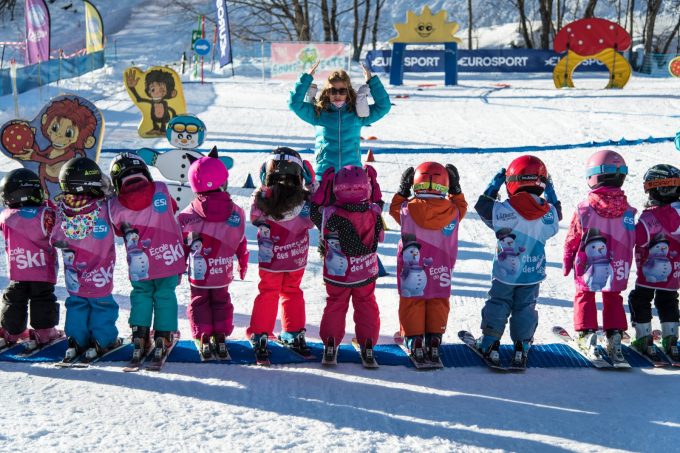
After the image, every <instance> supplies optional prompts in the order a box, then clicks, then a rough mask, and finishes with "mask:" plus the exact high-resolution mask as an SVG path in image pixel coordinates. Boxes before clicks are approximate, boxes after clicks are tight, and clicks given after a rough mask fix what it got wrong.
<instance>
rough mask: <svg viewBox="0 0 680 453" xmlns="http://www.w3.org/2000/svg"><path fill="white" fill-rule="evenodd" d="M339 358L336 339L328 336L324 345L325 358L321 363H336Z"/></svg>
mask: <svg viewBox="0 0 680 453" xmlns="http://www.w3.org/2000/svg"><path fill="white" fill-rule="evenodd" d="M337 360H338V348H337V347H336V346H335V339H334V338H333V337H328V339H327V340H326V343H325V344H324V346H323V359H322V361H321V363H323V364H324V365H335V364H336V363H337Z"/></svg>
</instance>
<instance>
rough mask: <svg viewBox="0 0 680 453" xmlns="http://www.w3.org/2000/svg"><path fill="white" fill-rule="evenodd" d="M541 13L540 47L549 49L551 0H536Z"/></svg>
mask: <svg viewBox="0 0 680 453" xmlns="http://www.w3.org/2000/svg"><path fill="white" fill-rule="evenodd" d="M538 6H539V10H540V14H541V49H550V31H551V30H552V7H553V0H538Z"/></svg>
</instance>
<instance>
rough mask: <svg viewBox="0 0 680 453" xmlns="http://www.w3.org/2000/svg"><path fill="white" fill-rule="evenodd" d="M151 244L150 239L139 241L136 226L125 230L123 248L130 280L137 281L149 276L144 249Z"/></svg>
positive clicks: (147, 259)
mask: <svg viewBox="0 0 680 453" xmlns="http://www.w3.org/2000/svg"><path fill="white" fill-rule="evenodd" d="M150 244H151V241H150V240H146V241H142V244H141V247H140V243H139V232H138V231H137V229H136V228H132V229H129V230H126V231H125V248H126V250H127V262H128V267H129V269H130V280H132V281H133V282H138V281H140V280H146V279H148V278H149V257H148V255H147V254H146V252H145V251H144V249H145V248H146V247H145V246H148V245H150Z"/></svg>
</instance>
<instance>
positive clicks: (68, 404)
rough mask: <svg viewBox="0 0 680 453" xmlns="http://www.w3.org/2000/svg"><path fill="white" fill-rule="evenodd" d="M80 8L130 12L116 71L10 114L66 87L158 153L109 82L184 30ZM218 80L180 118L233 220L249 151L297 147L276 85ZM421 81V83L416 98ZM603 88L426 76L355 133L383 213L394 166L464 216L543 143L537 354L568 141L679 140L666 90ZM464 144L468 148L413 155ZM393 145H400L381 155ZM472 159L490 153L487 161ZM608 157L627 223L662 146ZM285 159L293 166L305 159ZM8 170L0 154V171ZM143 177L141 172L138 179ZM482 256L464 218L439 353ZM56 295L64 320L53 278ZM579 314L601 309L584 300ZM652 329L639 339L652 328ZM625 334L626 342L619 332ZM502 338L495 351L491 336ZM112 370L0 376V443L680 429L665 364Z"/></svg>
mask: <svg viewBox="0 0 680 453" xmlns="http://www.w3.org/2000/svg"><path fill="white" fill-rule="evenodd" d="M388 3H390V4H392V2H388ZM435 3H436V4H438V5H439V6H441V5H443V4H444V3H446V4H455V5H456V7H461V5H462V4H464V2H460V1H458V2H431V3H429V4H430V5H433V10H434V9H436V8H435V7H434V6H436V5H434V4H435ZM491 3H496V2H491ZM502 3H503V4H505V2H502ZM602 3H603V4H606V2H602ZM95 4H97V6H99V7H100V8H101V10H102V14H103V15H104V16H105V17H106V16H107V14H108V12H109V10H108V8H111V10H114V9H115V8H116V7H117V5H128V6H129V7H130V10H129V11H130V14H129V15H127V14H126V15H123V16H126V17H127V19H126V20H125V21H123V22H122V23H121V28H120V30H119V31H117V32H115V33H112V34H111V36H110V37H109V39H110V41H113V40H115V42H116V56H115V58H110V60H109V63H108V65H107V67H106V68H104V69H101V70H99V71H95V72H94V73H91V74H86V75H84V76H82V77H80V78H78V79H72V80H69V81H64V82H62V83H61V85H60V86H56V85H54V84H53V85H51V86H49V87H43V89H42V90H33V91H30V92H27V93H24V94H22V95H21V96H20V97H19V105H20V111H21V116H22V117H24V118H29V119H30V118H33V116H34V115H35V114H36V113H37V112H38V111H39V109H40V108H41V107H42V105H43V104H44V103H45V102H46V101H47V100H48V99H49V98H50V97H52V96H55V95H57V94H58V93H61V92H64V91H66V92H69V93H75V94H78V95H81V96H84V97H86V98H88V99H91V100H92V101H93V102H95V104H96V105H97V106H98V108H99V109H100V110H101V111H102V112H103V115H104V118H105V120H106V132H105V136H104V148H105V149H118V148H129V149H136V148H138V147H141V146H147V147H152V148H153V147H157V148H163V147H166V146H167V144H166V142H165V141H164V140H142V139H140V138H139V137H138V136H137V134H136V130H137V124H138V122H139V119H140V116H139V112H138V110H137V109H136V107H135V106H134V105H133V104H132V102H131V101H130V98H129V97H128V95H127V93H126V92H125V89H124V88H123V84H122V77H123V76H122V71H123V69H124V68H125V67H127V66H128V65H130V64H132V62H134V64H136V65H140V66H147V65H152V64H154V65H155V64H164V63H169V62H172V61H177V59H178V49H181V48H182V46H183V45H184V44H183V43H184V41H185V40H186V39H187V38H188V36H189V30H191V28H192V27H193V26H195V17H193V18H191V19H189V18H187V17H186V16H185V15H184V14H183V13H182V11H181V10H179V9H168V8H167V7H166V6H165V4H164V2H161V1H152V0H138V1H132V0H130V1H129V2H125V3H121V2H103V1H102V2H95ZM393 4H394V9H396V8H402V9H406V6H405V5H406V4H407V2H405V1H401V0H395V1H394V2H393ZM499 4H500V2H499ZM497 10H499V11H496V10H494V11H495V13H496V15H497V17H498V21H499V23H500V22H501V21H502V20H503V19H502V17H503V15H502V13H501V11H500V10H504V9H503V8H500V7H499V8H497ZM396 14H397V13H393V15H396ZM400 14H402V13H401V11H400ZM461 20H462V19H461ZM493 20H496V19H493ZM489 21H490V22H489V24H492V23H495V22H493V21H492V20H491V19H489ZM5 31H7V30H3V33H4V32H5ZM3 36H4V35H3ZM237 67H241V68H243V70H242V71H237V76H236V77H235V78H228V79H224V78H220V79H211V80H210V81H209V82H210V83H206V84H204V85H201V84H199V83H195V82H186V83H185V86H184V90H185V94H186V97H187V101H188V109H189V111H191V112H194V113H196V114H198V115H199V116H200V117H201V118H202V119H203V120H204V121H205V122H206V124H207V127H208V134H207V137H208V138H207V140H206V143H205V145H204V147H205V148H206V149H207V148H208V147H210V146H213V145H217V146H218V147H219V148H220V149H221V150H223V151H225V152H227V153H228V154H229V155H230V156H232V157H233V158H234V160H235V162H236V163H235V165H234V168H233V169H232V170H230V176H229V177H230V183H229V187H230V189H229V190H230V192H231V194H232V196H233V198H234V199H235V201H236V202H237V203H238V204H239V205H240V206H242V207H243V208H244V209H246V212H247V211H248V209H249V202H250V199H249V198H250V195H251V193H252V190H251V189H243V188H241V186H242V185H243V183H244V181H245V180H246V178H247V176H248V175H249V174H250V175H254V176H256V175H257V174H258V171H259V166H260V164H261V162H262V161H263V159H264V158H265V156H266V153H267V152H268V151H269V150H271V149H272V148H274V147H276V146H279V145H286V146H291V147H293V148H296V149H301V150H304V149H306V148H310V147H313V143H314V140H313V129H312V128H311V127H310V126H308V125H306V124H305V123H303V122H301V121H300V120H299V119H298V118H297V117H295V116H294V115H293V114H292V113H291V112H290V111H289V110H288V107H287V96H288V92H289V91H290V89H291V86H290V85H289V84H285V83H280V82H271V81H267V82H262V81H261V80H260V79H259V72H258V68H256V67H252V66H249V64H248V63H244V62H240V61H239V62H237ZM247 68H251V70H250V71H249V70H247ZM352 76H353V80H357V81H358V80H360V77H361V73H360V71H359V70H358V68H353V73H352ZM383 82H384V83H387V82H386V81H385V80H383ZM423 83H426V84H433V85H434V86H427V87H422V86H419V85H420V84H423ZM605 83H606V82H605V81H604V79H602V78H589V77H586V76H580V77H579V78H578V79H577V86H578V88H575V89H571V90H556V89H555V88H553V85H552V79H551V78H550V76H549V75H533V76H527V75H518V74H510V75H503V74H490V75H488V76H480V75H476V74H468V75H465V76H463V77H461V80H460V85H459V86H456V87H444V86H442V81H441V74H437V75H425V76H421V77H417V78H416V77H414V76H410V77H407V79H406V84H405V85H404V86H402V87H389V86H388V92H389V94H390V95H391V99H392V102H393V103H394V106H393V107H392V110H391V112H390V113H389V114H388V115H387V116H386V117H385V118H384V119H382V120H381V121H379V122H377V123H376V124H375V125H373V126H371V128H370V129H365V132H369V131H370V135H374V136H376V137H378V140H377V141H375V142H364V143H363V145H365V146H364V149H365V148H368V147H370V148H372V149H374V150H375V151H376V162H375V168H376V169H377V171H378V175H379V182H380V184H381V186H382V190H383V194H384V197H385V199H386V200H388V201H389V200H391V198H392V196H393V194H394V191H395V190H397V188H398V186H399V179H400V175H401V173H402V172H403V171H404V170H405V169H406V168H407V167H409V166H412V165H417V164H418V163H420V162H422V161H425V160H436V161H440V162H443V163H447V162H451V163H453V164H455V165H456V166H457V167H458V169H459V171H460V174H461V185H462V188H463V191H464V193H465V195H466V198H467V200H468V202H469V203H470V206H471V207H472V205H474V203H475V201H476V200H477V198H478V197H479V195H480V194H481V193H482V192H483V190H484V188H485V187H486V185H487V183H488V181H489V180H490V178H491V177H492V176H493V175H494V174H495V173H496V171H497V170H498V169H500V168H501V167H506V166H507V165H508V163H509V162H510V161H511V160H512V159H514V158H515V157H518V156H519V155H521V154H522V153H523V152H522V151H521V148H523V147H526V146H536V147H539V148H541V147H543V149H546V148H550V150H543V151H541V150H539V151H536V154H537V155H538V156H539V157H540V158H541V159H543V160H544V162H546V164H547V166H548V169H549V171H550V172H551V174H552V176H553V179H554V181H555V186H556V190H557V194H558V196H559V197H560V199H561V201H562V205H563V209H564V218H565V220H564V221H563V222H562V223H561V226H560V232H559V234H558V235H557V237H555V238H553V239H551V240H550V241H549V242H548V244H547V247H546V250H547V260H548V278H547V279H546V281H545V282H544V283H543V284H542V285H541V294H540V296H541V297H540V303H539V306H538V308H537V309H538V312H539V326H538V330H537V332H536V336H535V341H536V343H539V344H546V343H554V342H555V341H556V340H555V339H554V338H553V336H552V335H551V327H552V326H553V325H556V324H560V325H563V326H565V327H568V328H571V326H572V315H573V309H572V298H573V294H574V285H573V281H572V279H571V277H568V278H565V277H563V276H562V269H561V262H562V251H563V246H562V245H563V242H564V239H565V235H566V228H567V225H568V221H569V219H570V218H571V216H572V214H573V212H574V208H575V207H576V205H577V203H578V202H579V201H580V200H582V199H583V198H584V197H585V196H586V194H587V186H586V184H585V180H584V177H583V172H584V168H583V166H584V162H585V160H586V159H587V157H588V156H589V155H590V154H591V153H592V152H594V151H595V150H596V149H598V148H594V147H587V146H584V147H580V148H579V147H577V148H571V145H573V144H584V143H587V142H590V141H606V140H619V139H621V138H626V139H629V140H636V139H647V138H649V137H650V136H651V137H655V138H667V137H672V136H674V135H675V133H676V132H677V131H678V129H680V122H679V121H678V118H679V112H680V97H679V96H678V81H677V79H650V78H644V77H633V78H632V79H631V81H630V83H629V85H628V86H626V87H625V88H624V89H623V90H616V91H614V90H610V91H604V90H601V89H600V87H601V86H603V85H604V84H605ZM397 95H408V98H407V97H399V98H397ZM13 108H14V107H13V102H12V99H11V97H8V96H5V97H0V124H2V123H4V122H5V121H8V120H10V119H12V118H13ZM472 147H474V148H480V150H481V151H482V152H480V153H476V154H456V153H453V154H439V153H433V152H427V153H423V152H418V149H421V150H422V149H426V148H430V149H431V148H472ZM394 148H408V149H412V150H413V151H412V152H409V153H403V154H402V153H392V152H389V151H386V150H388V149H394ZM491 148H494V149H495V151H494V152H488V151H489V149H491ZM498 148H506V149H507V151H508V152H503V151H502V150H498ZM508 148H515V150H512V149H508ZM235 150H248V152H237V151H235ZM381 150H382V151H381ZM616 150H617V151H618V152H619V153H621V154H622V155H623V156H624V158H625V159H626V161H627V164H628V166H629V168H630V174H629V176H628V179H627V181H626V184H625V185H624V189H625V190H626V193H627V195H628V199H629V201H630V203H631V204H632V205H634V206H636V207H638V208H639V209H641V208H642V206H643V203H644V201H645V194H644V193H643V189H642V175H643V174H644V172H645V171H646V169H648V168H649V167H650V166H651V165H654V164H656V163H661V162H665V163H671V164H674V165H676V166H680V162H679V160H678V153H677V151H675V150H674V147H673V144H672V143H671V142H669V141H660V142H658V143H652V144H637V145H634V146H622V147H618V148H616ZM303 156H304V157H305V158H307V159H311V158H312V155H311V154H304V155H303ZM112 157H113V155H112V154H110V153H103V154H102V156H101V159H100V165H101V166H102V168H103V169H105V170H107V169H108V167H109V164H110V160H111V158H112ZM16 166H17V164H16V163H15V162H12V161H9V160H7V159H4V158H3V159H0V175H2V174H4V173H5V172H7V171H8V170H10V169H12V168H15V167H16ZM154 176H155V177H159V175H158V173H156V172H155V170H154ZM384 217H385V219H386V221H387V223H388V226H389V228H390V231H388V232H387V235H386V241H385V243H384V244H382V245H381V246H380V248H379V252H380V255H381V259H382V260H383V263H384V265H385V267H386V268H387V270H388V272H389V273H390V275H389V276H387V277H383V278H381V279H379V280H378V284H377V290H376V294H377V299H378V301H379V306H380V311H381V330H380V340H381V342H382V343H390V342H392V336H393V333H394V332H395V330H397V329H398V314H397V307H398V296H397V290H396V276H395V273H396V249H397V242H398V240H399V230H398V226H397V225H396V223H395V222H394V221H393V220H392V219H391V218H390V217H389V216H388V215H386V214H385V215H384ZM246 235H247V239H248V248H249V249H250V251H251V257H250V268H249V272H248V275H247V277H246V279H245V281H239V280H236V281H235V282H234V283H233V284H232V286H231V287H230V291H231V295H232V300H233V302H234V305H235V331H234V334H233V335H232V338H234V339H238V340H240V339H243V338H244V337H245V331H246V328H247V326H248V323H249V320H250V313H251V309H252V303H253V299H254V297H255V295H256V293H257V283H258V275H257V242H256V230H255V228H253V227H252V226H249V227H248V229H247V232H246ZM316 244H317V233H316V232H313V233H312V245H313V246H316ZM494 245H495V238H494V237H493V232H492V231H491V230H489V229H488V228H487V227H486V226H485V225H484V224H483V223H482V221H481V220H480V219H479V218H478V216H477V215H476V214H475V213H474V210H473V209H471V210H470V212H469V213H468V215H467V216H466V218H465V219H463V221H462V222H461V224H460V243H459V246H460V250H459V256H458V262H457V264H456V269H455V271H454V276H453V290H452V296H451V313H450V316H449V320H448V330H447V333H446V335H445V336H444V342H445V343H449V344H451V343H458V342H459V341H458V339H457V337H456V333H457V332H458V330H461V329H467V330H470V331H472V332H474V333H475V334H479V332H480V329H479V324H480V313H481V309H482V307H483V306H484V302H485V300H486V297H487V295H486V293H487V291H488V289H489V286H490V272H491V260H492V256H493V252H494V249H493V247H494ZM117 253H118V261H117V264H116V270H115V285H114V297H115V299H116V301H117V302H118V303H119V304H120V308H121V310H120V316H119V319H118V322H117V326H118V329H119V331H120V333H121V335H126V334H128V332H129V327H128V325H127V318H128V315H129V309H130V300H129V293H130V290H131V286H130V282H129V280H128V278H127V265H126V262H125V258H124V256H125V252H124V247H123V245H122V243H118V244H117ZM634 273H635V269H633V270H631V275H634ZM0 276H1V277H0V287H4V286H6V284H7V278H6V266H5V264H4V260H3V261H2V265H0ZM57 286H58V290H57V296H58V297H59V300H60V301H61V305H62V309H61V310H62V311H61V319H62V323H61V326H63V319H64V315H65V311H64V308H63V300H64V298H65V297H66V290H65V287H64V281H63V277H60V279H59V281H58V284H57ZM631 287H632V279H631V281H630V282H629V288H631ZM302 289H303V290H304V291H305V297H306V308H307V322H308V336H309V338H310V340H311V341H319V337H318V335H319V333H318V331H319V321H320V319H321V314H322V312H323V309H324V306H325V290H324V287H323V285H322V268H321V262H320V260H319V256H318V254H317V253H316V252H315V251H314V247H312V250H310V254H309V265H308V267H307V270H306V273H305V277H304V279H303V282H302ZM177 294H178V298H179V301H180V309H179V320H180V330H181V331H182V334H183V338H188V337H189V327H188V320H187V317H186V307H187V304H188V301H189V290H188V287H187V284H186V282H185V283H183V284H182V285H181V286H180V287H179V288H178V291H177ZM625 296H627V292H626V293H624V297H625ZM598 307H599V308H600V310H601V308H602V307H601V304H599V305H598ZM654 323H655V324H654V327H658V320H656V319H655V321H654ZM279 328H280V325H278V323H277V329H279ZM347 331H348V333H347V335H346V337H345V341H346V342H347V341H349V339H350V338H351V337H352V335H353V321H352V310H351V309H350V314H348V319H347ZM629 333H631V334H633V329H632V328H631V329H629ZM503 342H504V343H509V342H510V338H509V335H508V333H507V331H506V334H505V336H504V337H503ZM121 365H122V364H121V363H107V364H100V366H97V367H92V368H90V369H87V370H61V369H56V368H55V367H53V366H52V365H51V364H32V365H30V364H13V363H6V362H0V389H2V390H0V406H1V407H3V409H4V410H5V414H6V418H7V420H6V421H5V423H4V424H3V429H2V430H0V449H2V450H3V451H10V450H12V451H14V450H28V449H33V450H36V451H43V450H51V451H70V450H74V451H91V450H103V451H122V450H125V451H138V450H139V451H159V450H170V449H173V450H181V451H197V450H198V451H225V450H229V451H279V450H303V449H305V450H309V451H342V452H345V451H357V452H358V451H386V452H387V451H389V452H392V451H428V450H434V451H492V450H493V451H499V450H500V451H541V452H543V451H564V450H567V451H598V452H600V451H651V450H659V451H675V450H677V448H678V447H677V446H678V439H679V438H680V436H678V429H679V428H680V415H679V414H678V410H677V404H675V403H672V401H674V395H676V394H677V388H678V382H679V379H680V377H678V375H677V371H673V370H667V369H662V370H655V369H649V368H644V369H633V370H629V371H623V372H602V371H597V370H594V369H543V368H530V369H528V370H527V371H526V372H525V373H523V374H498V373H492V372H489V370H487V369H485V368H481V367H470V368H447V369H445V370H442V371H436V372H424V373H420V372H416V371H414V370H413V369H409V368H405V367H391V366H383V367H381V368H380V369H379V370H375V371H374V370H364V369H362V368H361V367H360V366H359V365H357V364H350V363H343V364H340V365H338V366H337V367H336V368H332V369H328V368H321V366H320V365H319V364H317V363H310V364H304V365H281V366H273V367H271V368H258V367H247V366H238V365H226V364H220V365H218V364H183V363H169V364H167V365H166V367H165V368H164V369H163V372H162V373H161V374H151V373H144V372H143V373H138V374H125V373H123V372H122V371H121Z"/></svg>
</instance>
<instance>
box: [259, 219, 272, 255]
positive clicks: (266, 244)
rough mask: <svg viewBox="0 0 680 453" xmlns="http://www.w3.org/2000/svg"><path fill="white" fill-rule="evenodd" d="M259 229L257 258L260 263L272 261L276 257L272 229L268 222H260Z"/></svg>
mask: <svg viewBox="0 0 680 453" xmlns="http://www.w3.org/2000/svg"><path fill="white" fill-rule="evenodd" d="M257 230H258V232H259V234H258V236H257V247H258V252H257V260H258V261H259V262H260V263H271V262H272V259H273V258H274V241H272V238H271V235H272V230H271V228H270V227H269V225H267V224H266V223H264V222H262V223H258V224H257Z"/></svg>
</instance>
